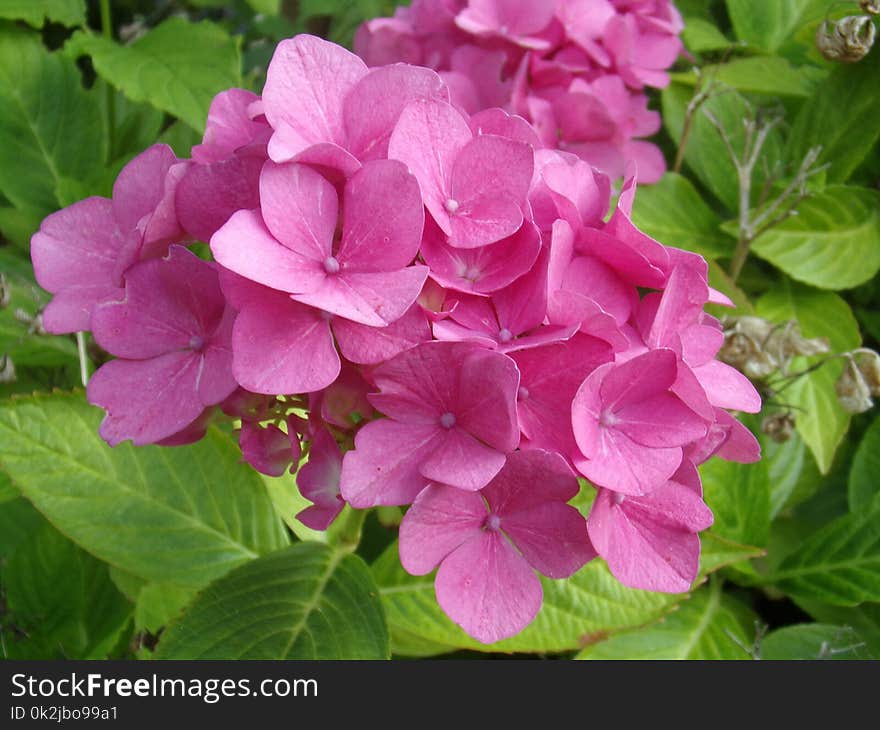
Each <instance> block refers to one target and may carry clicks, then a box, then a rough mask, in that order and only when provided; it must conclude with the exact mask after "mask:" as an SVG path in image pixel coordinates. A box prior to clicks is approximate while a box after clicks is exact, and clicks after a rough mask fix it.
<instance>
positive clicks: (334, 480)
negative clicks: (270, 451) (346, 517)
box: [296, 428, 345, 530]
mask: <svg viewBox="0 0 880 730" xmlns="http://www.w3.org/2000/svg"><path fill="white" fill-rule="evenodd" d="M341 475H342V451H341V450H340V449H339V445H338V444H337V443H336V440H335V439H334V438H333V437H332V436H331V435H330V432H329V431H327V429H325V428H321V429H319V430H318V432H317V433H316V434H315V436H314V438H313V439H312V444H311V447H310V448H309V460H308V461H307V462H306V463H305V464H303V466H302V467H301V468H300V470H299V471H298V472H297V474H296V486H297V487H298V488H299V491H300V494H302V496H303V497H305V498H306V499H308V500H309V501H310V502H313V503H314V504H313V505H312V506H311V507H307V508H306V509H304V510H302V511H301V512H299V513H298V514H297V516H296V518H297V519H298V520H299V521H300V522H302V523H303V524H304V525H305V526H306V527H310V528H312V529H313V530H326V529H327V527H328V526H329V525H330V523H331V522H332V521H333V520H334V519H336V516H337V515H338V514H339V513H340V512H341V511H342V508H343V507H344V506H345V502H344V500H343V499H342V495H341V494H340V493H339V480H340V477H341Z"/></svg>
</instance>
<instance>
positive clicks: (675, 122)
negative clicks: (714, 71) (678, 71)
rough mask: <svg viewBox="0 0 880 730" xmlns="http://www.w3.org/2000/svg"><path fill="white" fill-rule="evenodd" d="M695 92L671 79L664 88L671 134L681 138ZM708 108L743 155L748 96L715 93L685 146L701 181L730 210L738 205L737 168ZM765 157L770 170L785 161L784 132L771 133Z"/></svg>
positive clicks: (757, 182)
mask: <svg viewBox="0 0 880 730" xmlns="http://www.w3.org/2000/svg"><path fill="white" fill-rule="evenodd" d="M692 96H693V88H691V87H689V86H685V85H684V84H680V83H672V84H670V85H669V86H667V87H666V88H665V89H664V90H663V95H662V103H663V123H664V124H665V125H666V129H667V131H668V132H669V134H670V136H671V137H672V138H673V139H674V140H676V141H678V140H680V139H681V134H682V130H683V128H684V121H685V110H686V108H687V105H688V102H690V100H691V98H692ZM706 112H709V113H711V114H712V115H714V116H715V118H716V119H717V120H718V122H719V123H720V124H721V126H722V127H723V128H724V129H725V130H726V132H727V135H728V137H729V138H730V141H731V145H732V146H733V149H734V150H735V151H736V152H737V154H739V155H740V156H741V155H742V149H743V146H744V144H745V129H744V127H743V123H742V120H743V119H745V118H747V117H748V116H749V114H750V111H749V105H748V103H747V102H746V100H745V98H744V97H743V96H742V95H740V94H739V93H737V92H736V91H730V92H729V93H726V94H720V95H717V96H714V97H712V98H711V99H709V100H708V101H706V103H705V104H703V106H702V107H701V108H700V110H699V111H697V113H696V114H695V115H694V117H693V125H692V129H691V135H690V139H689V141H688V143H687V147H686V148H685V154H684V159H685V162H687V164H688V167H690V169H691V170H693V171H694V173H695V174H696V176H697V177H698V178H699V179H700V181H701V182H702V183H703V184H704V185H705V186H706V187H707V188H708V189H709V191H710V192H711V193H712V194H713V195H715V196H716V197H717V198H718V200H720V201H721V202H722V203H723V204H724V205H725V207H726V208H727V209H728V210H730V211H736V210H737V207H738V205H739V186H738V184H737V176H736V169H735V168H734V165H733V161H732V160H731V159H730V154H729V153H728V151H727V147H726V146H725V144H724V142H723V141H722V138H721V136H720V135H719V134H718V130H717V129H716V128H715V127H714V126H713V125H712V123H711V122H710V121H709V118H708V117H707V116H706ZM763 150H764V151H763V153H762V158H764V159H766V161H767V170H772V169H773V167H774V165H775V164H776V163H781V161H782V135H781V133H780V132H779V131H778V130H774V131H773V132H771V133H770V135H769V136H768V138H767V141H766V143H765V145H764V148H763ZM764 178H765V170H764V168H763V167H762V166H761V165H759V166H758V170H756V172H755V179H754V181H753V185H752V186H753V188H754V189H755V190H756V191H758V190H760V189H761V186H762V184H763V180H764Z"/></svg>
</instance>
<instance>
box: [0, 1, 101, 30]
mask: <svg viewBox="0 0 880 730" xmlns="http://www.w3.org/2000/svg"><path fill="white" fill-rule="evenodd" d="M0 18H6V19H7V20H23V21H24V22H25V23H27V24H28V25H32V26H33V27H34V28H42V27H43V25H44V24H45V23H46V22H47V21H52V22H54V23H61V24H62V25H66V26H73V25H85V24H86V2H85V0H0Z"/></svg>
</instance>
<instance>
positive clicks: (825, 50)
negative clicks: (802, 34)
mask: <svg viewBox="0 0 880 730" xmlns="http://www.w3.org/2000/svg"><path fill="white" fill-rule="evenodd" d="M876 35H877V29H876V28H875V27H874V21H873V20H872V18H871V16H870V15H850V16H848V17H846V18H842V19H841V20H839V21H837V22H836V23H831V22H829V21H827V20H826V21H824V22H823V23H822V24H821V25H820V26H819V27H818V29H817V30H816V47H817V48H818V49H819V52H820V53H821V54H822V56H824V57H825V58H826V59H828V60H829V61H840V62H841V63H856V61H861V60H862V59H863V58H864V57H865V56H867V55H868V52H869V51H870V50H871V46H873V45H874V38H875V36H876Z"/></svg>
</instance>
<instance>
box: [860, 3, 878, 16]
mask: <svg viewBox="0 0 880 730" xmlns="http://www.w3.org/2000/svg"><path fill="white" fill-rule="evenodd" d="M859 7H860V8H861V9H862V10H863V11H864V12H866V13H867V14H868V15H880V0H861V2H860V3H859Z"/></svg>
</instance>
